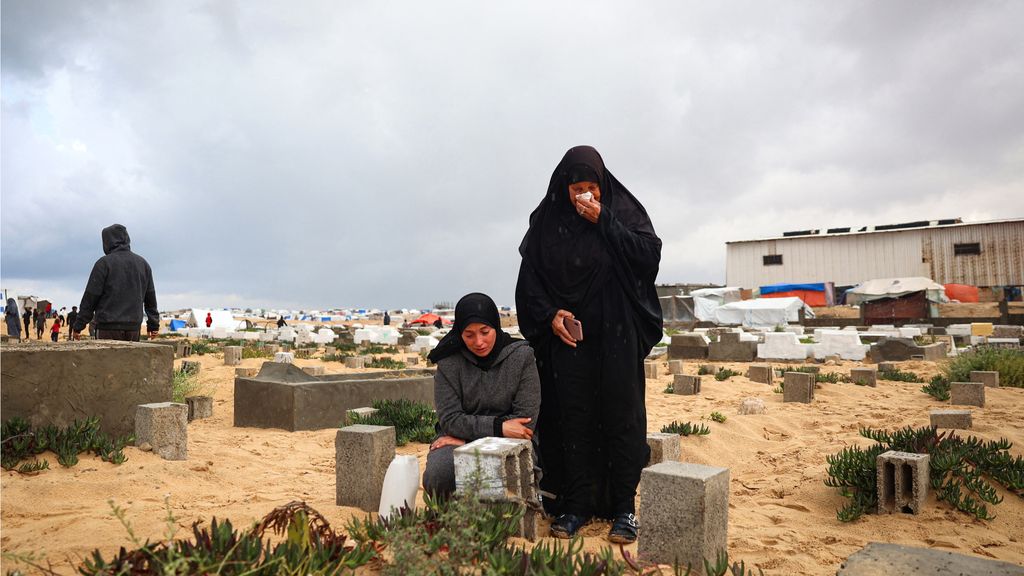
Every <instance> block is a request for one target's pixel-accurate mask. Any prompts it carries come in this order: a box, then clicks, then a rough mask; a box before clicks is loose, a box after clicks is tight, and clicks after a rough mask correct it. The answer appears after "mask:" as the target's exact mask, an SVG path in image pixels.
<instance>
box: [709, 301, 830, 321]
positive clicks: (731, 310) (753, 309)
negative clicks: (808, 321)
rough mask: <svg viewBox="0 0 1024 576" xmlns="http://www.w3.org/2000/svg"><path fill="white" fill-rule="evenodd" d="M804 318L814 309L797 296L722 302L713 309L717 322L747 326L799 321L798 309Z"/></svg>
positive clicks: (812, 314)
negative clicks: (802, 312) (801, 311)
mask: <svg viewBox="0 0 1024 576" xmlns="http://www.w3.org/2000/svg"><path fill="white" fill-rule="evenodd" d="M801 309H803V311H804V316H805V317H806V318H813V317H814V311H813V310H811V308H810V306H808V305H806V304H804V301H803V300H801V299H799V298H758V299H756V300H741V301H739V302H730V303H729V304H723V305H722V306H719V307H718V308H717V309H715V322H716V323H718V324H742V325H743V326H748V327H760V328H770V327H773V326H780V325H785V324H787V323H788V322H799V321H800V310H801Z"/></svg>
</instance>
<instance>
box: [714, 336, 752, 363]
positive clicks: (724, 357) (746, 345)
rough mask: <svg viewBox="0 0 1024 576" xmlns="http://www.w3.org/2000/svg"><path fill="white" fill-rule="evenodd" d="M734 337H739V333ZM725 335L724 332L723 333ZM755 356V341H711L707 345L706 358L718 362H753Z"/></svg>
mask: <svg viewBox="0 0 1024 576" xmlns="http://www.w3.org/2000/svg"><path fill="white" fill-rule="evenodd" d="M732 334H736V337H737V338H739V334H738V333H736V332H733V333H732ZM723 336H725V334H723ZM756 356H757V342H749V341H737V342H721V341H719V342H712V343H711V344H709V345H708V359H709V360H717V361H720V362H753V361H754V358H755V357H756Z"/></svg>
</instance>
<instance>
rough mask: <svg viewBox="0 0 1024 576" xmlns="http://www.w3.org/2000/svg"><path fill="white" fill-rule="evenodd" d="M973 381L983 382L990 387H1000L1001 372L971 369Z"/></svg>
mask: <svg viewBox="0 0 1024 576" xmlns="http://www.w3.org/2000/svg"><path fill="white" fill-rule="evenodd" d="M971 382H981V383H982V384H984V385H985V386H987V387H989V388H999V372H995V371H989V370H971Z"/></svg>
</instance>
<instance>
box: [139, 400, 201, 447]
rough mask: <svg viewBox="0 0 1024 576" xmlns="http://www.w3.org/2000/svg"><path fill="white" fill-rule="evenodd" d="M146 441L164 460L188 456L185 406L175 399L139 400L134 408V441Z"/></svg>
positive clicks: (186, 412)
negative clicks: (164, 400) (152, 401)
mask: <svg viewBox="0 0 1024 576" xmlns="http://www.w3.org/2000/svg"><path fill="white" fill-rule="evenodd" d="M143 444H149V445H150V446H151V447H152V448H153V453H154V454H156V455H158V456H160V457H161V458H163V459H164V460H185V459H186V458H187V457H188V406H186V405H185V404H178V403H176V402H154V403H151V404H140V405H139V406H138V407H137V408H136V410H135V445H136V446H142V445H143Z"/></svg>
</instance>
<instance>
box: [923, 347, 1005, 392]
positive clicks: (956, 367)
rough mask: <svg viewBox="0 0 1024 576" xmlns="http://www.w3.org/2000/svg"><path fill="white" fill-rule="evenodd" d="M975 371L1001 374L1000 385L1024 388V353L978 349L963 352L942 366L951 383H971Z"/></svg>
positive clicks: (999, 349)
mask: <svg viewBox="0 0 1024 576" xmlns="http://www.w3.org/2000/svg"><path fill="white" fill-rule="evenodd" d="M975 370H983V371H992V372H999V385H1000V386H1010V387H1012V388H1024V351H1021V350H1013V349H1010V348H988V347H983V348H976V349H974V350H971V351H968V352H962V353H960V355H959V356H957V357H956V358H951V359H949V360H948V361H947V362H946V363H945V364H944V365H943V366H942V374H943V376H945V377H946V380H947V381H949V382H970V381H971V372H973V371H975Z"/></svg>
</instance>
